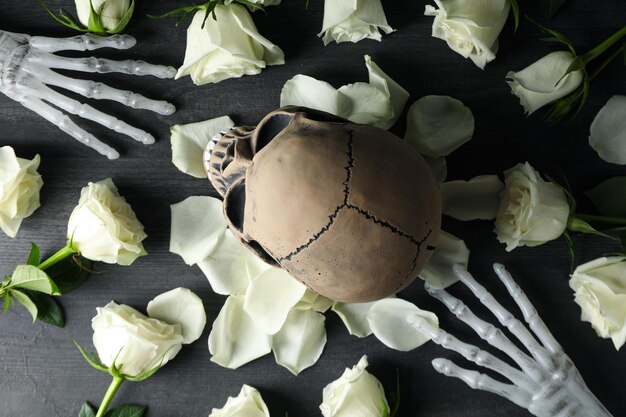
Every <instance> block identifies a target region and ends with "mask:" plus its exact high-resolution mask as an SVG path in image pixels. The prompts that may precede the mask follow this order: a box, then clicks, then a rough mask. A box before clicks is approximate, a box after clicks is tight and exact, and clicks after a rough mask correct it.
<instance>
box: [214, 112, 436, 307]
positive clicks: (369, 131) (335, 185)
mask: <svg viewBox="0 0 626 417" xmlns="http://www.w3.org/2000/svg"><path fill="white" fill-rule="evenodd" d="M210 147H212V149H211V150H209V151H208V152H207V156H206V161H207V171H208V174H209V178H210V179H211V182H212V184H213V186H214V187H215V188H216V190H217V191H218V192H219V193H220V194H221V195H222V196H223V197H224V213H225V215H226V218H227V221H228V223H229V227H230V229H231V230H232V232H233V233H234V234H235V236H237V237H238V238H239V239H240V240H241V241H242V242H243V243H244V244H245V245H246V246H248V247H249V248H250V249H251V250H253V251H254V252H256V253H257V254H258V255H259V256H261V257H262V258H263V259H265V260H266V261H268V262H270V263H273V264H277V265H280V266H281V267H283V268H284V269H286V270H287V271H289V272H290V274H291V275H293V276H294V277H295V278H296V279H298V280H300V281H301V282H302V283H304V284H305V285H307V286H308V287H310V288H311V289H313V290H315V291H317V292H318V293H320V294H322V295H324V296H326V297H329V298H331V299H333V300H337V301H344V302H366V301H372V300H376V299H380V298H384V297H387V296H389V295H391V294H394V293H396V292H398V291H400V290H401V289H403V288H405V287H406V286H407V285H409V284H410V283H411V282H412V281H413V280H414V279H415V278H416V277H417V275H418V273H419V271H420V270H421V269H422V267H423V266H424V265H425V264H426V262H427V261H428V259H429V258H430V255H431V253H432V251H433V250H434V249H435V243H436V241H437V237H438V234H439V228H440V223H441V202H440V196H439V191H438V188H437V185H436V183H435V180H434V178H433V176H432V173H431V171H430V169H429V167H428V165H427V164H426V162H425V161H424V160H423V158H422V157H421V156H420V155H419V154H418V153H417V152H415V151H414V150H413V149H412V148H411V147H410V146H409V145H407V144H406V143H405V142H404V141H403V140H401V139H400V138H398V137H396V136H395V135H393V134H391V133H389V132H387V131H386V130H383V129H379V128H376V127H372V126H366V125H359V124H355V123H352V122H349V121H347V120H344V119H341V118H338V117H336V116H333V115H330V114H327V113H323V112H319V111H316V110H311V109H307V108H298V107H285V108H282V109H279V110H277V111H274V112H272V113H270V114H268V115H267V116H266V117H265V118H264V119H263V120H262V121H261V122H260V123H259V125H258V126H257V127H256V128H254V127H235V128H234V129H232V130H231V131H229V132H227V133H225V134H224V135H222V136H221V137H220V138H219V140H217V143H212V144H211V145H210Z"/></svg>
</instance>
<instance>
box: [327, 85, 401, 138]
mask: <svg viewBox="0 0 626 417" xmlns="http://www.w3.org/2000/svg"><path fill="white" fill-rule="evenodd" d="M339 93H341V94H342V95H343V96H344V97H345V101H346V102H347V103H350V109H349V112H347V113H345V114H341V115H340V116H342V117H345V118H346V119H348V120H350V121H351V122H354V123H360V124H365V125H373V126H378V127H382V126H386V125H387V124H388V121H390V120H392V119H393V116H394V112H393V104H392V103H391V100H390V98H389V94H387V93H386V92H385V91H382V90H379V89H378V88H376V87H374V86H372V85H370V84H368V83H361V82H359V83H354V84H348V85H344V86H342V87H340V88H339Z"/></svg>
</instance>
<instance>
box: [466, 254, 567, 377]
mask: <svg viewBox="0 0 626 417" xmlns="http://www.w3.org/2000/svg"><path fill="white" fill-rule="evenodd" d="M454 273H455V274H456V276H457V277H458V278H459V280H460V281H461V282H462V283H463V284H465V286H466V287H467V288H469V289H470V291H472V293H473V294H474V295H475V296H476V298H478V300H479V301H480V302H481V303H482V304H483V305H484V306H485V307H487V308H488V309H489V311H491V312H492V313H493V315H494V316H496V318H497V319H498V321H499V322H500V324H501V325H503V326H505V327H506V328H507V329H508V330H509V331H510V332H511V334H513V335H514V336H515V337H517V339H518V340H519V341H520V342H522V343H523V344H524V346H525V347H526V349H528V351H529V352H530V354H531V355H532V356H533V358H534V359H535V360H536V361H537V362H539V364H540V365H541V366H542V367H543V368H545V369H554V368H555V364H554V362H553V361H552V358H551V357H550V355H549V353H548V352H547V351H546V349H544V348H543V346H541V345H539V343H538V342H537V341H536V340H535V338H534V337H533V335H532V334H530V332H529V331H528V329H527V328H526V327H524V325H523V324H522V322H521V321H519V320H518V319H516V318H515V316H513V314H511V313H509V311H508V310H506V309H505V308H504V307H502V305H501V304H500V303H499V302H498V301H497V300H496V299H495V298H494V297H493V295H491V294H490V293H489V292H488V291H487V290H486V289H485V287H483V286H482V285H480V284H479V283H478V282H476V280H475V279H474V277H472V274H470V273H469V272H468V271H466V270H464V269H463V268H462V267H460V266H459V265H455V267H454Z"/></svg>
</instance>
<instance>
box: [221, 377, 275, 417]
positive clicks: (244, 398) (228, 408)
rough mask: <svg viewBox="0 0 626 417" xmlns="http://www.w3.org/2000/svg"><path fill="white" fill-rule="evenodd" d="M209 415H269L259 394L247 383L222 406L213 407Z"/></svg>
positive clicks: (232, 416)
mask: <svg viewBox="0 0 626 417" xmlns="http://www.w3.org/2000/svg"><path fill="white" fill-rule="evenodd" d="M209 417H270V412H269V410H268V409H267V405H265V402H264V401H263V398H262V397H261V394H260V393H259V391H257V390H256V389H255V388H253V387H251V386H249V385H245V384H244V385H243V387H241V391H240V392H239V395H238V396H237V397H228V400H226V404H224V407H222V408H219V409H218V408H214V409H213V410H212V411H211V414H209Z"/></svg>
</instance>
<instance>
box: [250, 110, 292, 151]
mask: <svg viewBox="0 0 626 417" xmlns="http://www.w3.org/2000/svg"><path fill="white" fill-rule="evenodd" d="M294 117H295V114H291V113H276V114H274V115H273V116H272V117H270V118H268V119H266V120H265V121H264V123H263V124H262V125H261V126H259V127H258V128H257V131H256V132H255V133H256V135H255V136H256V137H255V139H256V140H255V141H254V144H253V152H254V153H257V152H259V151H260V150H261V149H263V148H264V147H265V145H267V144H268V143H270V142H271V141H272V139H274V138H275V137H276V135H278V134H279V133H280V132H282V131H283V130H284V129H285V128H286V127H287V126H289V123H291V121H292V120H293V118H294Z"/></svg>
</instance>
